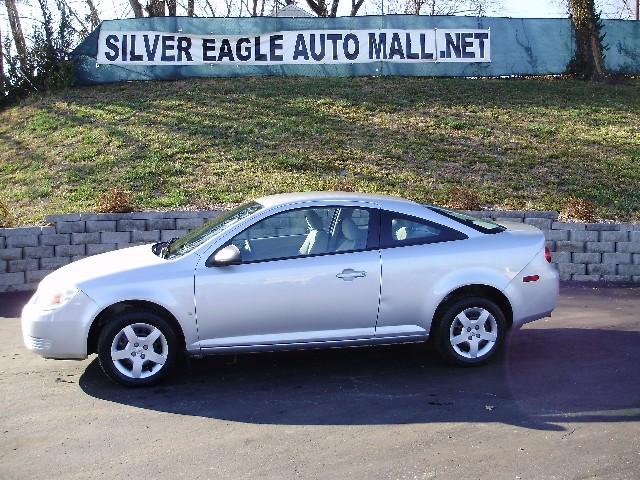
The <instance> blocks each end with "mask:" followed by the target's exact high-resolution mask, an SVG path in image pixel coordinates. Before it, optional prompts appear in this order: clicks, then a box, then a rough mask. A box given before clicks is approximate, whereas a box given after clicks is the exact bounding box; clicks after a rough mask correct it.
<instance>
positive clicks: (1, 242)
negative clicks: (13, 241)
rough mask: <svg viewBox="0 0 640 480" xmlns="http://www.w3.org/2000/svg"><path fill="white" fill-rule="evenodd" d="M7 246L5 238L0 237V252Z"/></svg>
mask: <svg viewBox="0 0 640 480" xmlns="http://www.w3.org/2000/svg"><path fill="white" fill-rule="evenodd" d="M6 246H7V243H6V240H5V237H0V250H2V249H3V248H5V247H6Z"/></svg>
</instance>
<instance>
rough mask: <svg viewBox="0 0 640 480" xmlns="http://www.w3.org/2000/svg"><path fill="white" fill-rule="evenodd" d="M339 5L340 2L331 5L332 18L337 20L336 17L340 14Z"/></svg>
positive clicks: (336, 0) (336, 1)
mask: <svg viewBox="0 0 640 480" xmlns="http://www.w3.org/2000/svg"><path fill="white" fill-rule="evenodd" d="M339 3H340V0H333V3H332V4H331V13H330V14H329V16H330V17H332V18H335V16H336V15H337V14H338V4H339Z"/></svg>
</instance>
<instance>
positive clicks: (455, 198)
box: [447, 185, 482, 210]
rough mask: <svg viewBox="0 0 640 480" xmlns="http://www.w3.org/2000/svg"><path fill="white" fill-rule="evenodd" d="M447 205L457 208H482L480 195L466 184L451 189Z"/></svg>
mask: <svg viewBox="0 0 640 480" xmlns="http://www.w3.org/2000/svg"><path fill="white" fill-rule="evenodd" d="M447 206H448V207H449V208H455V209H458V210H481V209H482V204H481V200H480V195H478V194H477V193H476V191H475V190H474V189H472V188H469V187H467V186H466V185H460V186H457V187H453V188H452V189H451V192H450V193H449V200H448V201H447Z"/></svg>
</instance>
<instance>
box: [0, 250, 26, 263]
mask: <svg viewBox="0 0 640 480" xmlns="http://www.w3.org/2000/svg"><path fill="white" fill-rule="evenodd" d="M21 258H22V249H21V248H2V249H0V260H19V259H21Z"/></svg>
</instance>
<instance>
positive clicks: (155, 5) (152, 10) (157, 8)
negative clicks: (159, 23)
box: [146, 0, 165, 17]
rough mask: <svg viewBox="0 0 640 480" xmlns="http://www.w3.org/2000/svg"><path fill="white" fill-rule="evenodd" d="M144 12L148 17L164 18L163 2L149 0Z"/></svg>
mask: <svg viewBox="0 0 640 480" xmlns="http://www.w3.org/2000/svg"><path fill="white" fill-rule="evenodd" d="M146 10H147V15H149V16H150V17H164V16H165V13H164V0H150V1H149V3H148V4H147V6H146Z"/></svg>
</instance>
